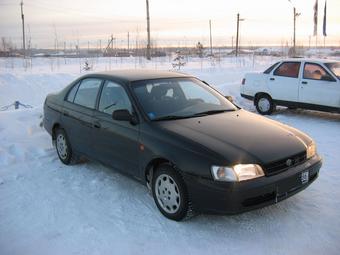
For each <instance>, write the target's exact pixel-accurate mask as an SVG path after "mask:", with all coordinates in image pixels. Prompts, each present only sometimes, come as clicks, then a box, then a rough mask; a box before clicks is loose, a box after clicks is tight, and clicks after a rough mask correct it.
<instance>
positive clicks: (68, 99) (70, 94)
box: [66, 83, 80, 103]
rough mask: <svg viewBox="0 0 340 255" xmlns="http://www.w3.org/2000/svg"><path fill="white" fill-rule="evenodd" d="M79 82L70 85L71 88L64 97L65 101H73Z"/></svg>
mask: <svg viewBox="0 0 340 255" xmlns="http://www.w3.org/2000/svg"><path fill="white" fill-rule="evenodd" d="M79 84H80V83H77V84H76V85H74V86H73V87H72V89H71V90H70V92H69V93H68V95H67V98H66V100H67V101H69V102H71V103H73V101H74V96H75V95H76V93H77V90H78V87H79Z"/></svg>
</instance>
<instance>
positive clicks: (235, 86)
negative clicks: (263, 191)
mask: <svg viewBox="0 0 340 255" xmlns="http://www.w3.org/2000/svg"><path fill="white" fill-rule="evenodd" d="M3 61H5V60H0V67H4V66H6V65H7V67H5V68H2V69H1V70H0V81H1V82H0V106H2V105H3V104H5V103H11V102H12V101H15V100H18V99H19V100H20V101H22V103H26V104H32V105H33V106H36V107H35V108H33V109H22V110H17V111H14V110H9V111H5V112H0V254H1V255H7V254H8V255H9V254H34V255H37V254H38V255H39V254H226V253H228V254H275V255H280V254H338V252H339V249H340V244H339V239H340V231H339V230H340V218H339V211H340V200H339V197H340V185H339V179H340V172H339V171H338V170H339V169H338V168H339V167H338V165H339V163H338V161H337V159H338V155H339V153H340V147H339V144H340V115H337V114H329V113H319V112H313V111H303V110H296V111H292V110H287V109H283V108H282V109H280V110H279V111H278V112H277V113H276V114H274V115H273V116H271V118H273V119H275V120H278V121H281V122H284V123H286V124H289V125H292V126H294V127H296V128H299V129H301V130H302V131H304V132H306V133H308V134H309V135H311V136H312V137H313V138H314V139H315V140H316V142H317V145H318V151H319V153H320V154H321V155H322V156H323V158H324V165H323V167H322V169H321V172H320V177H319V178H318V180H317V181H316V182H315V183H313V184H312V185H311V186H310V187H309V188H307V189H306V190H305V191H303V192H301V193H299V194H297V195H295V196H293V197H291V198H289V199H288V200H285V201H282V202H281V203H279V204H277V205H273V206H269V207H266V208H263V209H260V210H256V211H252V212H248V213H244V214H241V215H236V216H208V215H199V216H197V217H195V218H193V219H192V220H190V221H187V222H181V223H177V222H173V221H170V220H167V219H166V218H164V217H163V216H162V215H161V214H160V213H159V211H158V209H157V208H156V206H155V204H154V202H153V199H152V197H151V195H150V194H149V193H148V191H147V189H146V188H145V187H144V186H142V185H140V184H139V183H136V182H135V181H134V180H131V179H129V178H127V177H125V176H123V175H121V174H119V173H117V172H115V171H112V170H110V169H108V168H106V167H104V166H102V165H100V164H98V163H93V162H87V163H82V164H79V165H74V166H64V165H63V164H62V163H60V161H59V160H58V158H57V155H56V153H55V150H54V148H53V147H52V145H51V141H50V137H49V135H48V134H47V133H46V132H45V131H44V130H43V129H42V128H41V127H40V122H41V114H42V108H41V105H42V103H43V100H44V98H45V95H46V94H47V93H49V92H51V91H55V90H58V89H60V88H62V87H64V86H65V85H66V84H68V83H69V82H70V81H71V80H72V79H74V78H75V77H77V76H78V75H80V73H82V72H80V71H79V60H72V61H70V63H68V64H67V65H65V66H64V65H60V68H59V69H57V68H55V69H53V71H52V70H51V67H50V65H49V63H48V60H46V59H43V60H41V61H38V60H37V61H36V63H33V64H34V65H33V68H32V69H31V70H26V72H25V71H24V68H23V67H19V64H18V65H17V66H16V67H14V68H12V65H10V61H13V60H6V61H8V62H7V63H4V62H3ZM17 61H18V63H20V60H17ZM77 61H78V62H77ZM108 61H109V60H108V59H104V60H98V63H97V64H96V65H95V69H96V71H99V70H105V67H107V68H108V67H109V62H108ZM253 61H254V60H253V59H252V58H248V59H239V60H235V59H225V60H222V61H221V62H220V63H217V64H216V63H215V65H214V66H212V65H211V63H210V62H201V60H199V59H196V60H195V59H194V60H193V61H192V62H190V63H189V64H188V65H187V66H185V68H184V71H185V72H188V73H192V74H194V75H197V76H199V77H200V78H201V79H203V80H206V81H207V82H210V83H211V84H213V85H214V86H216V87H217V88H218V89H220V90H221V91H223V93H224V94H229V95H233V96H234V97H235V98H236V101H237V103H238V104H239V105H241V106H243V107H245V108H247V109H249V110H252V111H254V107H253V105H252V104H251V103H250V102H248V101H246V100H244V99H242V98H240V97H239V86H240V81H241V79H242V77H243V75H244V73H245V72H248V71H260V70H263V69H264V68H265V67H266V66H268V65H269V64H270V63H271V62H273V61H275V60H273V59H270V58H256V59H255V61H254V62H255V64H253V63H254V62H253ZM5 64H6V65H5ZM111 65H112V67H116V68H126V67H128V66H130V67H131V68H135V60H134V59H132V60H130V62H129V63H125V62H124V63H117V65H113V61H112V63H111ZM136 66H139V64H137V65H136ZM152 66H153V67H154V68H155V67H157V68H163V69H167V68H169V66H170V65H169V64H167V63H166V62H164V63H162V62H161V61H160V62H157V63H155V62H151V63H144V64H143V66H142V68H151V67H152ZM4 100H6V101H4ZM274 142H275V141H274Z"/></svg>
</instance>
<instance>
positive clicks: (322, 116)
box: [271, 107, 340, 122]
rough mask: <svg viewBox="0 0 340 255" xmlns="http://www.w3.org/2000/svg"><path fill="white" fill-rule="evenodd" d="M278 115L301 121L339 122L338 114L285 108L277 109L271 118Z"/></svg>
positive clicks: (339, 115)
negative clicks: (297, 118)
mask: <svg viewBox="0 0 340 255" xmlns="http://www.w3.org/2000/svg"><path fill="white" fill-rule="evenodd" d="M280 115H282V116H287V117H299V118H301V119H318V120H328V121H336V122H337V121H340V114H339V113H330V112H320V111H312V110H304V109H289V108H285V107H280V108H277V110H276V111H275V112H274V113H273V114H272V115H271V116H273V117H278V116H280Z"/></svg>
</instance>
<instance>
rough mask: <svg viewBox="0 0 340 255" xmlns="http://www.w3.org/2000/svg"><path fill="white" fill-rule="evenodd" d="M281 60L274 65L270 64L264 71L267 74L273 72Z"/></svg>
mask: <svg viewBox="0 0 340 255" xmlns="http://www.w3.org/2000/svg"><path fill="white" fill-rule="evenodd" d="M279 63H280V62H277V63H275V64H274V65H272V66H270V67H269V68H268V69H267V70H266V71H264V72H263V73H265V74H269V73H271V72H272V71H273V69H274V68H275V67H277V65H278V64H279Z"/></svg>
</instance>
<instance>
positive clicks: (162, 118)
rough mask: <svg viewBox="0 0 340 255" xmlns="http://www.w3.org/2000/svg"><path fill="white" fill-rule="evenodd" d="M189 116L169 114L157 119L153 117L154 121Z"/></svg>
mask: <svg viewBox="0 0 340 255" xmlns="http://www.w3.org/2000/svg"><path fill="white" fill-rule="evenodd" d="M185 118H188V116H178V115H168V116H163V117H158V118H155V119H152V120H153V121H158V120H178V119H185Z"/></svg>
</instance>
